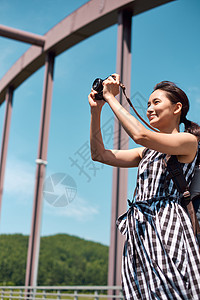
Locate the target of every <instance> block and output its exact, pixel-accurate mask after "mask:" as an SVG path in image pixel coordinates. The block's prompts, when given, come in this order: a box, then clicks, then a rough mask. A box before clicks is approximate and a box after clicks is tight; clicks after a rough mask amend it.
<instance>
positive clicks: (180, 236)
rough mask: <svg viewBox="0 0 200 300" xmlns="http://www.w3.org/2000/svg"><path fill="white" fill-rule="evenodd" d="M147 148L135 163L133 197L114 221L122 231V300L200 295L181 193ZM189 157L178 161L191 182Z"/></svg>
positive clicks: (199, 266) (197, 259)
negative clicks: (181, 203) (182, 162)
mask: <svg viewBox="0 0 200 300" xmlns="http://www.w3.org/2000/svg"><path fill="white" fill-rule="evenodd" d="M165 156H166V155H165V154H163V153H160V152H157V151H154V150H150V149H147V150H146V151H145V153H144V156H143V158H142V160H141V162H140V164H139V167H138V177H137V186H136V191H137V193H136V197H135V199H134V201H133V202H132V203H131V204H130V203H129V204H130V208H129V210H128V211H127V212H126V213H125V214H123V215H122V216H120V217H119V218H118V220H117V226H118V229H119V230H120V232H121V233H122V234H124V235H126V243H125V246H124V253H123V260H122V288H123V292H124V297H125V299H134V300H136V299H140V300H149V299H156V300H158V299H160V300H165V299H166V300H168V299H171V300H176V299H177V300H178V299H179V300H181V299H185V300H190V299H195V300H197V299H200V254H199V248H198V244H197V241H196V238H195V236H194V234H193V230H192V225H191V222H190V219H189V217H188V215H187V214H186V212H185V210H184V209H183V208H182V207H181V205H180V203H179V199H180V194H179V192H178V191H177V189H176V188H175V186H174V184H173V182H172V180H167V179H166V177H167V174H168V171H167V170H166V167H165V165H164V162H163V158H165ZM196 158H197V156H196V157H195V159H194V161H193V162H192V163H189V164H182V167H183V172H184V175H185V178H186V180H187V182H188V184H190V182H191V179H192V177H193V174H194V166H195V162H196Z"/></svg>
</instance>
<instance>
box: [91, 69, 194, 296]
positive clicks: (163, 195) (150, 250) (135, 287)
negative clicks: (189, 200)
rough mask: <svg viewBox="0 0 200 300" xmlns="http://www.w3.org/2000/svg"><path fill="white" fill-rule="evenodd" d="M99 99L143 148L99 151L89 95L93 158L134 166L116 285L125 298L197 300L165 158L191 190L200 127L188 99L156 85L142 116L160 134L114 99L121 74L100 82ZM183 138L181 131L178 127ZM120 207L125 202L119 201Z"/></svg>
mask: <svg viewBox="0 0 200 300" xmlns="http://www.w3.org/2000/svg"><path fill="white" fill-rule="evenodd" d="M103 86H104V88H103V97H104V99H105V101H106V102H107V105H109V106H110V108H111V109H112V111H113V112H114V114H115V115H116V117H117V118H118V120H119V121H120V123H121V125H122V126H123V128H124V129H125V130H126V132H127V134H128V135H129V136H130V137H131V138H132V139H133V140H134V141H135V142H136V144H140V145H141V146H142V147H139V148H135V149H130V150H118V149H116V150H108V149H105V148H104V144H103V140H102V135H101V130H100V116H101V111H102V107H103V105H104V104H105V103H106V102H105V101H102V100H95V93H96V92H95V91H93V90H92V91H91V93H90V94H89V96H88V99H89V104H90V106H91V132H90V135H91V136H90V139H91V141H90V142H91V156H92V159H93V160H95V161H99V162H102V163H104V164H108V165H111V166H116V167H123V168H124V167H138V177H137V186H136V196H135V199H134V201H133V204H132V205H131V207H130V209H129V210H128V211H127V212H126V213H125V214H124V215H122V216H121V217H119V219H118V221H117V224H118V228H119V230H120V232H121V233H122V234H126V236H127V240H126V243H125V247H124V254H123V262H122V287H123V292H124V296H125V298H126V299H134V300H135V299H145V300H147V299H162V300H164V299H166V300H167V299H172V300H175V299H185V300H186V299H187V300H188V299H200V254H199V248H198V244H197V241H196V238H195V236H194V233H193V229H192V225H191V222H190V219H189V217H188V215H187V213H186V212H185V210H184V209H183V208H182V206H181V205H180V194H179V192H178V190H177V189H176V187H175V186H174V184H173V182H172V181H171V180H167V170H166V167H165V164H164V162H163V159H164V158H165V157H166V155H167V154H170V155H176V156H177V158H178V160H179V162H180V163H181V165H182V167H183V172H184V175H185V178H186V180H187V182H188V184H190V182H191V179H192V177H193V174H194V166H195V162H196V159H197V152H198V142H199V140H200V127H199V126H198V125H197V124H196V123H193V122H191V121H188V120H187V118H186V115H187V112H188V110H189V101H188V98H187V96H186V94H185V93H184V92H183V91H182V90H181V89H179V88H178V87H177V86H176V85H175V84H174V83H172V82H168V81H163V82H161V83H159V84H157V85H156V86H155V88H154V91H153V93H152V94H151V95H150V98H149V101H148V108H147V117H148V119H149V122H150V125H152V126H153V127H155V128H157V129H158V130H159V132H154V131H151V130H148V129H146V128H145V127H144V126H143V125H142V124H141V123H140V122H139V121H138V120H137V119H136V118H135V117H134V116H132V115H131V114H130V113H129V112H127V111H126V110H125V109H124V108H123V107H122V106H121V105H120V103H119V102H118V101H117V100H116V98H115V96H116V95H117V94H118V93H119V75H117V74H114V76H113V77H109V78H108V79H107V80H105V81H104V82H103ZM182 122H183V123H184V124H185V132H179V124H180V123H182ZM122 201H125V199H122Z"/></svg>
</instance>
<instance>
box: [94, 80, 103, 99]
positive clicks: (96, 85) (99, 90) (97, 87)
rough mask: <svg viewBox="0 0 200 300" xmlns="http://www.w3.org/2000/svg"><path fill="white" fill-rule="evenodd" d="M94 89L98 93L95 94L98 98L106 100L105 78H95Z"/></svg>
mask: <svg viewBox="0 0 200 300" xmlns="http://www.w3.org/2000/svg"><path fill="white" fill-rule="evenodd" d="M92 88H93V90H95V91H96V92H97V93H98V94H95V99H96V100H104V99H103V80H102V79H101V78H97V79H95V81H94V82H93V84H92Z"/></svg>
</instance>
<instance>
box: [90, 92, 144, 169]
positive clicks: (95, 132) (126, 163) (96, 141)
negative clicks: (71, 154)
mask: <svg viewBox="0 0 200 300" xmlns="http://www.w3.org/2000/svg"><path fill="white" fill-rule="evenodd" d="M94 95H95V92H93V91H92V92H91V93H90V95H89V96H88V100H89V104H90V106H91V123H90V148H91V157H92V159H93V160H94V161H99V162H102V163H104V164H108V165H111V166H115V167H122V168H126V167H137V166H138V164H139V162H140V160H141V158H142V151H143V149H144V148H141V147H140V148H135V149H130V150H109V149H105V147H104V144H103V139H102V134H101V122H100V119H101V111H102V107H103V105H104V103H105V102H104V101H98V100H94Z"/></svg>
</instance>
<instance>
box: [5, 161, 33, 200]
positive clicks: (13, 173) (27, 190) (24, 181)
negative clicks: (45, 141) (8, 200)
mask: <svg viewBox="0 0 200 300" xmlns="http://www.w3.org/2000/svg"><path fill="white" fill-rule="evenodd" d="M34 179H35V168H34V166H33V165H31V164H30V163H28V162H26V161H20V160H17V159H16V158H11V159H9V160H8V161H7V165H6V174H5V183H4V193H5V194H7V196H9V197H13V199H15V201H20V202H23V203H25V202H27V201H28V200H29V199H30V198H33V190H34V183H35V182H34Z"/></svg>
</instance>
